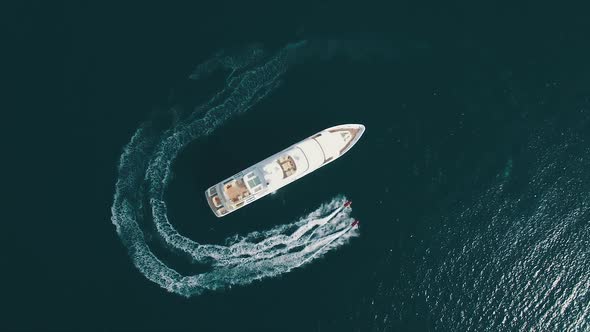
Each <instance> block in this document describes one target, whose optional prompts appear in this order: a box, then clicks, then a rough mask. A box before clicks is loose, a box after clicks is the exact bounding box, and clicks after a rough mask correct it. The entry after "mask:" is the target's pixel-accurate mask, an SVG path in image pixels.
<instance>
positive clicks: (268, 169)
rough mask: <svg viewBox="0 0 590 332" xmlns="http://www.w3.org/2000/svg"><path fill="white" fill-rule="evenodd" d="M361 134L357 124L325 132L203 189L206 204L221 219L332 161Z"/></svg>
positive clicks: (345, 150) (361, 130)
mask: <svg viewBox="0 0 590 332" xmlns="http://www.w3.org/2000/svg"><path fill="white" fill-rule="evenodd" d="M364 131H365V126H363V125H360V124H345V125H340V126H335V127H330V128H328V129H325V130H323V131H321V132H319V133H317V134H315V135H313V136H311V137H309V138H307V139H304V140H303V141H301V142H299V143H296V144H294V145H292V146H290V147H288V148H286V149H285V150H283V151H281V152H279V153H277V154H274V155H272V156H270V157H268V158H266V159H264V160H263V161H261V162H259V163H257V164H255V165H253V166H250V167H248V168H246V169H245V170H243V171H241V172H239V173H238V174H235V175H234V176H232V177H230V178H228V179H226V180H224V181H221V182H220V183H218V184H216V185H214V186H212V187H211V188H209V189H207V191H205V196H206V197H207V202H208V203H209V206H210V207H211V210H213V213H215V215H216V216H218V217H223V216H225V215H227V214H228V213H230V212H233V211H235V210H237V209H239V208H241V207H243V206H245V205H248V204H250V203H252V202H254V201H255V200H257V199H259V198H262V197H264V196H266V195H268V194H270V193H271V192H273V191H276V190H277V189H279V188H282V187H284V186H286V185H287V184H289V183H291V182H293V181H295V180H297V179H300V178H302V177H303V176H305V175H307V174H309V173H311V172H313V171H315V170H316V169H318V168H320V167H322V166H324V165H326V164H328V163H330V162H332V161H334V160H336V159H337V158H338V157H340V156H342V155H343V154H345V153H346V152H347V151H348V150H350V148H351V147H352V146H353V145H354V144H356V142H357V141H358V140H359V138H360V137H361V136H362V135H363V133H364Z"/></svg>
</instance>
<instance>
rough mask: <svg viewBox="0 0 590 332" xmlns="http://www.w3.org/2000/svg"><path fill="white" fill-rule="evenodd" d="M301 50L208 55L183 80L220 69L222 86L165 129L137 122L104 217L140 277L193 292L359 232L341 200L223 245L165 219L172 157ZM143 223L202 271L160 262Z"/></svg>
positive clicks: (264, 274) (275, 267)
mask: <svg viewBox="0 0 590 332" xmlns="http://www.w3.org/2000/svg"><path fill="white" fill-rule="evenodd" d="M304 45H305V43H304V42H302V43H298V44H290V45H287V46H286V47H284V48H283V49H281V50H279V51H278V52H277V53H276V54H272V55H269V54H266V53H265V52H264V51H263V50H262V49H261V48H260V47H257V46H252V47H249V48H247V49H245V50H244V51H242V52H241V53H239V54H237V55H226V54H224V53H223V52H219V53H217V54H215V55H214V56H213V57H212V58H211V59H208V60H207V61H205V62H204V63H203V64H201V65H199V66H198V67H197V68H196V69H195V71H194V72H193V73H192V74H191V75H190V79H193V80H202V79H205V78H206V77H207V75H210V74H212V73H214V72H216V71H218V70H222V71H225V72H226V73H227V78H226V81H225V86H224V88H223V89H222V90H221V91H219V92H217V93H216V94H215V95H214V96H213V97H212V98H211V99H210V100H209V101H207V102H205V103H204V104H202V105H201V106H199V107H197V108H196V109H195V110H194V111H193V112H192V113H190V114H188V115H186V116H184V118H182V119H178V120H177V121H176V122H174V123H173V124H172V125H171V126H170V127H168V128H165V129H163V130H162V129H157V128H158V126H159V125H160V124H158V123H154V122H152V121H147V122H145V123H143V124H142V125H141V126H140V127H139V128H138V129H137V131H136V132H135V134H134V135H133V137H132V138H131V141H130V142H129V143H128V144H127V145H126V146H125V148H124V151H123V153H122V154H121V157H120V161H119V177H118V180H117V183H116V187H115V195H114V203H113V206H112V218H111V220H112V222H113V224H114V225H115V227H116V231H117V234H118V235H119V237H120V239H121V241H122V242H123V244H124V245H125V246H126V247H127V249H128V251H129V255H130V257H131V260H132V262H133V264H135V266H136V267H137V268H138V270H139V271H140V273H142V274H143V275H144V276H145V277H146V278H147V279H149V280H151V281H153V282H155V283H157V284H158V285H159V286H161V287H162V288H164V289H166V290H168V291H170V292H174V293H177V294H180V295H183V296H192V295H198V294H201V293H202V292H204V291H207V290H209V291H213V290H217V289H220V288H224V287H228V286H231V285H246V284H249V283H251V282H253V281H255V280H259V279H263V278H271V277H275V276H278V275H281V274H284V273H287V272H289V271H291V270H293V269H295V268H297V267H300V266H302V265H304V264H307V263H310V262H312V261H314V260H316V259H317V258H319V257H321V256H322V255H323V254H324V253H326V252H328V251H330V250H335V249H337V248H338V247H340V246H342V245H343V244H345V243H347V242H348V240H349V239H350V238H352V237H355V236H358V234H359V233H358V230H357V229H356V228H352V227H351V224H352V222H353V221H354V220H353V219H352V218H351V217H350V212H351V208H350V207H346V208H345V207H343V204H344V202H345V201H346V198H345V197H344V196H343V195H338V196H336V197H334V198H332V199H331V200H330V201H328V202H326V203H324V204H321V205H320V206H319V207H318V208H317V209H316V210H315V211H313V212H311V213H309V214H307V215H305V216H302V217H301V218H299V219H297V220H295V221H289V220H276V221H274V224H276V225H277V226H275V227H273V228H271V229H267V230H261V231H256V232H252V233H249V234H245V235H235V236H232V237H229V238H227V239H226V240H225V241H224V243H223V244H203V243H198V242H196V241H194V240H192V239H190V238H188V237H186V236H183V235H182V234H180V233H179V232H178V231H177V230H176V228H175V227H174V225H173V223H172V222H171V221H170V220H169V218H168V213H167V204H166V200H165V193H166V189H167V186H168V184H169V182H170V178H171V172H172V170H171V168H172V164H173V162H174V160H175V159H176V157H177V156H178V155H179V153H181V152H182V150H183V149H184V148H185V147H186V146H187V145H188V144H189V143H191V142H193V141H195V140H197V139H199V138H202V137H205V136H207V135H210V134H211V133H212V132H213V131H214V130H215V129H217V128H219V127H220V126H223V124H224V123H225V121H227V120H228V119H230V118H232V117H234V116H237V115H239V114H243V113H244V112H246V111H247V110H248V109H250V108H251V107H252V106H254V105H255V104H256V103H257V102H258V101H260V100H261V99H263V98H264V97H266V96H267V95H269V94H270V93H271V92H272V91H273V90H274V89H276V88H277V87H278V86H279V84H280V79H281V77H282V76H283V75H284V74H285V72H286V70H287V69H288V67H289V64H290V63H291V61H290V60H292V59H293V56H294V52H296V51H297V50H298V49H299V48H301V47H303V46H304ZM146 211H149V213H148V214H147V215H146ZM204 213H209V211H205V212H204ZM147 222H152V223H153V224H154V226H155V229H156V230H157V234H158V235H159V236H160V237H161V239H162V240H163V243H165V245H166V246H167V247H168V248H169V249H170V250H172V251H173V252H174V253H179V254H184V255H188V256H189V257H190V258H191V259H192V260H193V262H194V263H196V264H207V265H208V266H209V270H208V271H207V272H204V273H201V274H197V275H183V274H181V273H179V272H178V271H177V270H175V269H174V268H173V267H171V266H169V265H167V264H166V263H165V262H164V261H163V260H161V259H160V258H159V257H158V256H157V255H156V254H155V253H154V251H153V250H151V249H150V246H149V245H148V242H147V241H146V238H145V235H144V231H143V229H142V226H143V227H145V226H144V225H145V224H146V223H147Z"/></svg>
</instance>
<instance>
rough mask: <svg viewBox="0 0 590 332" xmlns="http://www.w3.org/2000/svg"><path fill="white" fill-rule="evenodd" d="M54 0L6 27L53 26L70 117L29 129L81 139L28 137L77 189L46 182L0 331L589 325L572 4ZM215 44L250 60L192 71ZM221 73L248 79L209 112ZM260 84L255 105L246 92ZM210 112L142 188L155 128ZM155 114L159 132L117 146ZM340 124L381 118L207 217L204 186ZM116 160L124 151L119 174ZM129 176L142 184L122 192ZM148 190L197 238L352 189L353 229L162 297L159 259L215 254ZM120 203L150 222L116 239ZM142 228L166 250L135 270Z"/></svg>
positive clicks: (588, 251)
mask: <svg viewBox="0 0 590 332" xmlns="http://www.w3.org/2000/svg"><path fill="white" fill-rule="evenodd" d="M46 7H47V6H46V5H35V6H34V5H31V6H24V5H23V6H21V7H18V8H16V11H15V13H17V14H19V15H22V17H23V19H22V20H20V19H16V20H15V21H16V22H17V23H19V24H20V25H19V27H20V28H19V29H14V30H11V32H12V33H14V34H15V36H17V37H16V38H15V39H17V40H18V41H20V42H21V43H22V44H23V45H25V44H26V43H25V42H24V41H25V40H27V38H25V37H30V36H35V37H39V36H42V37H43V38H39V39H43V40H44V42H43V43H42V45H44V49H46V50H47V52H48V54H50V55H51V56H54V57H55V58H56V59H58V61H57V62H54V63H57V64H59V65H58V68H59V69H58V70H57V71H58V72H59V74H58V75H57V76H55V77H58V78H59V79H60V80H59V82H60V83H61V82H62V81H63V84H60V85H59V86H60V87H59V90H60V93H59V96H63V97H64V102H63V103H62V104H61V108H59V109H63V110H65V112H63V114H62V112H56V114H55V115H51V116H50V115H47V114H45V115H41V116H40V117H39V119H45V118H47V119H48V121H46V122H44V123H45V124H42V123H40V124H38V125H37V124H35V126H38V127H39V130H37V132H38V133H44V134H45V133H47V134H46V135H45V137H51V138H52V139H56V140H57V141H59V143H57V142H56V144H52V146H54V147H55V146H59V147H67V148H66V149H63V152H51V153H50V152H49V151H54V150H52V149H43V148H41V147H40V146H41V145H40V143H36V142H37V141H35V142H32V143H31V144H30V147H36V150H35V149H30V150H32V151H38V154H39V156H41V157H42V159H43V160H44V161H45V163H44V165H46V166H45V171H46V172H47V174H48V175H47V177H53V178H55V179H66V180H67V181H64V180H60V181H58V182H59V183H60V184H55V185H54V184H52V185H48V186H47V187H48V188H51V190H50V192H51V194H50V195H48V196H46V197H48V198H47V200H46V201H45V203H41V205H40V206H41V207H43V209H41V208H39V212H41V211H51V212H50V213H49V217H47V214H46V213H44V215H45V218H39V217H36V218H34V220H35V222H30V223H25V225H26V226H25V228H23V229H26V231H24V230H21V229H20V228H19V230H18V231H15V233H14V234H30V237H29V238H28V239H29V240H28V241H22V240H19V238H16V237H15V238H14V239H13V240H14V241H11V242H9V243H10V245H11V247H12V248H14V249H16V250H14V252H15V255H12V258H11V260H10V261H9V263H10V264H14V265H12V266H14V268H13V269H14V270H15V271H19V272H18V273H15V274H11V276H9V282H7V284H8V285H15V286H14V287H13V290H12V291H10V292H9V298H10V304H11V305H10V308H11V310H10V311H9V313H10V314H9V315H8V316H9V317H10V318H12V319H10V320H8V322H7V323H4V324H5V327H6V330H105V331H111V330H117V331H118V330H121V331H129V330H138V331H145V330H154V331H155V330H162V331H171V330H190V331H234V330H245V331H267V330H268V331H280V330H289V331H291V330H292V331H482V330H483V331H513V330H518V331H531V330H535V331H566V330H567V331H586V330H589V329H590V325H589V322H590V304H589V303H590V293H589V292H590V263H589V262H590V210H589V209H590V194H589V189H590V185H589V184H588V183H589V182H588V180H590V173H589V172H588V166H590V165H589V163H590V159H589V158H590V145H589V140H590V90H589V89H588V86H589V83H590V65H589V64H588V61H587V59H588V58H590V48H589V47H588V40H589V37H590V35H589V34H590V27H589V26H588V23H587V20H586V18H585V17H584V15H583V11H582V10H580V9H579V8H565V7H549V6H542V5H535V6H533V5H530V6H529V5H524V4H523V5H514V4H506V5H501V4H495V5H491V4H490V5H486V6H483V5H474V4H467V3H460V2H454V3H445V4H442V3H433V4H428V3H405V2H404V3H389V2H383V3H374V4H361V3H344V4H343V3H340V2H314V3H291V4H286V3H280V4H279V3H277V4H273V5H266V6H263V5H260V4H257V5H252V4H233V3H230V2H224V3H219V4H215V5H212V4H198V3H191V4H188V3H184V4H177V5H169V4H160V5H152V4H141V5H134V6H131V5H117V6H113V7H111V6H108V5H102V4H84V5H82V4H77V5H68V6H63V7H60V8H57V9H56V8H46ZM44 12H46V13H54V12H55V15H51V18H50V17H49V15H44V14H43V13H44ZM15 17H16V16H15ZM27 22H28V23H27ZM44 27H45V28H44ZM53 40H55V42H53ZM301 41H306V44H304V46H301V48H293V50H291V48H289V47H292V46H288V45H300V44H293V43H297V42H301ZM31 48H32V47H31ZM252 50H260V52H263V53H261V54H263V56H262V57H261V58H260V59H257V58H255V57H252V56H251V55H252V53H251V51H252ZM285 50H289V51H285ZM31 51H32V50H31ZM220 51H223V52H224V53H219V52H220ZM256 52H258V51H256ZM281 52H285V53H284V54H285V56H284V57H281V56H280V54H283V53H281ZM226 55H227V56H228V57H225V58H224V56H226ZM235 55H238V56H235ZM211 59H225V60H223V61H226V62H223V61H222V63H221V65H225V66H229V67H231V68H234V69H236V68H237V69H236V71H234V72H233V73H232V74H231V76H228V75H230V73H231V71H232V69H231V68H230V69H225V70H224V69H220V70H217V71H214V72H213V73H212V74H211V75H210V76H206V77H205V76H204V77H203V78H202V79H200V80H191V79H189V75H190V74H191V73H192V72H193V70H194V69H195V68H196V67H197V66H198V65H199V64H202V63H204V62H207V61H208V60H211ZM229 60H232V61H238V62H231V63H229V64H228V62H227V61H229ZM239 61H243V62H244V64H245V65H244V67H243V68H242V67H240V66H239V65H240V62H239ZM273 61H276V62H273ZM275 64H276V65H275ZM232 66H233V67H232ZM204 68H212V67H210V66H209V67H204ZM248 73H252V74H248ZM39 76H41V78H40V80H42V81H41V82H45V80H48V79H49V78H50V77H51V76H49V75H39ZM232 77H234V78H238V79H239V80H236V81H232V80H231V78H232ZM232 82H233V83H232ZM240 82H242V83H240ZM271 83H272V84H271ZM265 84H268V86H267V85H265ZM38 85H42V84H38ZM46 86H49V85H46ZM263 86H264V88H262V87H263ZM267 87H268V89H267ZM223 89H226V90H227V91H235V92H236V94H235V95H231V94H230V95H229V96H228V95H223V96H221V97H220V98H221V99H220V100H222V101H227V102H219V103H215V105H217V106H218V107H217V108H214V107H213V106H211V105H208V106H206V107H203V108H202V109H199V110H197V111H195V108H196V107H199V105H203V104H204V103H206V102H207V101H208V100H210V98H211V96H214V95H215V93H217V92H219V91H223ZM253 91H256V93H253V97H252V96H251V97H252V98H254V99H256V98H258V97H261V99H260V100H259V101H257V102H252V105H251V107H249V108H247V109H246V108H244V107H242V106H240V105H241V104H240V102H244V101H245V100H251V99H248V98H247V96H248V95H249V93H252V92H253ZM45 94H46V95H49V93H47V92H45ZM232 96H233V97H232ZM29 99H30V98H25V99H24V100H29ZM240 107H242V108H243V109H242V108H240ZM39 109H41V108H38V110H39ZM212 109H213V114H215V115H216V116H211V117H210V118H208V120H207V121H205V122H204V123H203V124H201V125H199V126H198V127H196V129H194V130H193V131H192V135H193V136H191V137H193V138H194V139H190V140H189V141H187V142H185V143H186V144H185V143H183V144H182V145H183V148H182V149H181V150H180V151H179V153H178V155H176V156H175V157H174V159H173V163H172V164H171V168H170V169H171V172H172V173H171V177H170V178H169V179H168V180H167V182H166V183H167V186H166V187H165V188H163V189H162V188H156V189H154V188H155V187H157V185H156V186H155V187H154V185H153V184H149V183H148V182H147V181H144V180H143V179H144V178H145V171H146V169H147V166H146V165H145V162H146V161H147V160H150V158H152V157H153V155H152V153H153V149H152V145H151V144H152V143H153V142H157V141H159V140H160V139H161V138H162V137H163V136H160V135H162V133H163V132H164V131H165V130H166V129H167V128H171V127H175V126H178V124H182V123H183V121H186V119H188V118H190V117H195V118H196V119H199V118H203V117H205V114H206V112H207V111H210V110H212ZM232 109H240V111H236V112H235V114H233V113H232V114H230V115H227V116H226V114H229V113H228V112H230V111H231V110H232ZM146 121H150V123H151V125H150V127H148V129H147V134H146V135H145V136H141V139H140V140H139V142H140V143H142V144H143V143H145V144H144V145H141V144H140V145H139V147H137V148H130V146H127V148H126V149H124V147H125V146H126V145H127V144H128V143H129V142H130V140H131V138H132V137H134V135H136V131H137V129H138V128H139V127H140V126H142V124H145V123H146ZM341 123H362V124H364V125H365V126H366V127H367V131H366V133H365V135H364V136H363V138H362V139H361V141H360V142H359V143H358V144H357V145H356V146H355V147H354V148H353V149H352V150H351V151H350V152H349V154H347V155H346V156H344V157H343V158H342V159H341V160H338V161H336V162H335V163H333V164H331V165H329V166H327V167H325V168H322V169H320V170H318V171H317V172H314V173H313V174H311V175H309V176H308V177H306V178H305V179H303V180H301V181H298V182H296V183H294V184H292V185H290V186H288V187H286V188H283V189H281V190H280V191H279V192H277V193H276V194H274V195H271V196H269V197H267V198H265V199H263V200H260V201H258V202H256V203H255V204H252V205H251V206H248V207H247V208H244V209H242V210H240V211H238V212H235V213H233V214H231V215H230V216H228V217H225V218H223V219H221V220H219V219H217V218H216V217H214V216H213V215H212V214H211V212H210V211H209V208H208V207H207V205H206V202H205V200H204V198H203V191H204V190H205V189H206V188H208V187H209V186H211V185H212V184H214V183H217V182H218V181H220V180H222V179H223V178H225V177H227V176H230V175H231V174H234V173H235V172H237V171H240V170H242V169H244V168H245V167H247V166H249V165H251V164H253V163H255V162H258V161H259V160H262V159H263V158H265V157H267V156H268V155H271V154H273V153H275V152H277V151H279V150H281V149H283V148H285V147H287V146H289V145H290V144H293V143H295V142H297V141H299V140H300V139H302V138H304V137H307V136H309V135H311V134H313V133H315V132H317V131H319V130H321V129H324V128H326V127H329V126H333V125H336V124H341ZM35 128H37V127H35ZM35 128H33V129H35ZM175 128H178V127H175ZM213 128H214V129H215V130H212V131H210V129H213ZM49 133H52V134H49ZM244 133H246V135H245V134H244ZM135 137H137V136H135ZM182 139H183V138H182V137H180V138H179V141H178V142H181V141H182ZM179 144H180V143H179ZM57 150H59V151H62V149H57ZM57 150H55V151H57ZM172 150H173V148H170V149H169V148H164V149H163V150H162V151H163V156H164V157H163V159H162V160H166V158H165V157H166V153H168V152H169V151H172ZM19 151H22V150H19ZM21 153H22V152H21ZM23 155H24V153H23ZM121 156H131V157H130V158H131V160H132V162H130V163H129V164H128V165H130V166H129V167H128V168H125V169H124V170H123V171H120V170H118V167H119V166H120V165H121V159H120V158H121ZM23 158H24V157H23ZM23 160H24V159H23ZM50 161H53V162H50ZM142 165H143V166H142ZM121 179H123V180H124V181H123V182H125V181H126V180H128V179H131V180H133V179H137V181H131V180H129V182H125V183H129V184H131V185H128V186H125V188H124V190H125V193H126V195H121V196H117V194H116V191H115V186H116V183H117V181H120V180H121ZM65 182H67V183H72V184H74V185H73V186H71V187H70V186H66V185H64V183H65ZM159 189H162V190H161V191H160V190H159ZM22 191H23V193H25V194H23V197H29V201H30V197H31V196H30V195H26V194H27V193H29V191H28V189H22ZM154 192H157V193H163V196H162V197H163V201H164V202H165V203H166V212H167V213H166V216H167V217H168V218H169V220H170V223H171V225H173V226H174V227H175V228H176V229H177V230H178V232H179V233H180V234H182V235H184V236H186V237H187V238H190V239H192V240H193V241H196V242H198V243H206V244H224V240H225V239H226V238H228V237H231V236H233V235H235V234H240V235H245V234H248V233H250V232H254V231H260V232H262V231H264V230H268V229H271V228H273V227H276V226H279V225H284V224H289V223H292V222H294V221H295V220H297V219H298V218H300V217H302V216H306V215H308V214H309V213H311V212H312V211H314V210H316V209H317V208H318V207H319V206H320V204H322V203H325V202H329V201H331V200H332V199H333V198H334V197H342V196H343V195H344V196H346V197H347V198H348V199H351V200H352V201H353V209H352V211H351V212H350V215H351V218H356V219H359V220H360V221H361V227H360V229H359V233H358V236H354V237H351V238H350V239H349V241H347V242H346V243H339V244H338V246H336V247H334V248H332V249H331V250H329V251H327V252H326V253H325V254H324V255H322V256H321V257H319V258H317V259H315V260H314V261H312V262H311V263H309V264H305V265H303V266H301V267H298V268H295V269H293V270H291V271H289V272H281V273H278V272H277V273H274V272H273V273H270V272H268V271H270V270H267V269H266V268H265V267H261V268H259V269H254V270H252V269H250V265H246V264H244V265H243V268H244V270H238V271H242V272H243V273H244V275H243V276H242V275H238V276H235V278H234V276H233V275H232V278H234V279H231V280H234V281H235V280H245V279H248V276H253V275H254V276H255V275H258V274H259V273H262V272H261V271H263V272H264V271H267V272H268V273H269V274H268V275H267V277H265V278H263V279H261V280H255V281H252V282H250V281H248V282H244V283H245V284H243V285H232V282H229V283H227V282H221V284H222V285H221V286H220V287H218V288H215V289H212V288H213V287H212V288H211V289H204V290H201V289H200V288H198V287H192V286H191V287H189V286H187V288H183V287H184V286H186V284H184V283H183V284H182V285H184V286H183V287H180V288H175V287H176V286H175V287H171V288H169V289H168V290H166V289H164V287H161V285H162V284H166V283H167V282H168V281H169V279H167V278H170V276H171V274H168V272H162V271H164V270H162V269H160V266H159V265H157V264H155V263H154V262H161V263H163V264H167V266H169V267H171V268H172V269H173V271H175V272H177V273H179V274H181V275H198V274H201V273H203V272H206V271H207V267H206V266H203V265H202V264H193V262H191V260H190V259H187V258H186V255H184V254H183V253H182V252H180V251H179V250H178V249H172V250H171V249H170V246H169V245H167V244H166V243H165V241H164V240H162V239H161V238H160V237H159V235H158V234H159V233H158V231H157V229H156V228H155V227H154V222H153V221H154V218H155V216H157V215H158V213H159V210H157V209H156V210H157V211H156V210H154V208H153V206H154V205H153V204H152V205H150V202H149V199H146V197H149V195H153V194H154ZM18 193H19V194H20V191H19V192H18ZM156 196H157V195H156ZM118 197H124V199H121V202H124V203H122V204H121V205H120V206H119V205H117V202H118ZM53 200H55V201H56V203H55V204H52V203H50V202H53ZM118 206H119V207H121V206H122V207H125V210H124V211H125V213H121V211H123V209H118V208H117V207H118ZM158 206H159V205H158ZM29 209H30V207H29ZM114 215H115V216H117V215H122V216H124V217H125V218H121V219H120V220H132V219H133V220H137V224H136V225H137V227H138V229H140V230H141V234H143V236H144V238H137V237H130V236H125V234H136V233H133V232H129V233H126V232H119V234H118V233H117V232H116V227H115V225H114V224H113V222H114V223H115V224H117V220H119V219H117V218H116V217H115V219H114V221H113V219H112V218H113V216H114ZM129 216H132V217H133V218H127V217H129ZM126 218H127V219H126ZM41 220H43V222H41ZM133 225H135V224H133ZM17 226H18V227H20V226H23V225H17ZM11 233H12V232H11ZM121 234H123V235H121ZM137 234H139V233H137ZM144 244H145V245H147V246H148V247H149V248H150V250H151V252H152V253H153V255H154V257H157V258H158V260H157V261H156V260H153V261H152V260H149V259H145V260H144V259H143V258H141V259H140V260H139V261H140V262H141V264H138V263H137V262H138V259H137V257H138V253H139V255H141V254H142V253H144V251H142V250H143V249H142V248H143V247H142V246H143V245H144ZM142 257H143V256H142ZM145 262H147V263H145ZM156 265H157V266H156ZM295 265H296V264H295ZM136 266H140V267H139V268H138V267H136ZM271 270H272V269H271ZM244 271H247V272H248V273H249V274H246V273H245V272H244ZM272 271H274V270H272ZM265 273H266V272H265ZM220 276H221V277H220V278H221V279H223V278H225V277H227V278H229V272H228V275H225V276H224V275H223V273H221V274H220ZM242 277H243V278H242ZM159 278H160V279H159ZM244 278H245V279H244ZM148 279H151V281H150V280H148ZM172 279H174V278H172ZM221 279H219V280H221ZM253 279H256V278H253ZM158 280H160V281H158ZM216 280H218V279H216ZM223 280H225V279H223ZM228 280H229V279H228ZM171 284H173V283H171ZM212 284H214V282H213V281H210V282H209V281H208V283H207V285H212ZM187 289H190V290H191V291H190V292H189V291H187V292H188V293H191V292H192V293H191V294H192V296H188V297H187V296H186V295H191V294H188V293H185V291H186V290H187ZM178 293H181V294H184V295H185V296H181V295H178Z"/></svg>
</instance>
